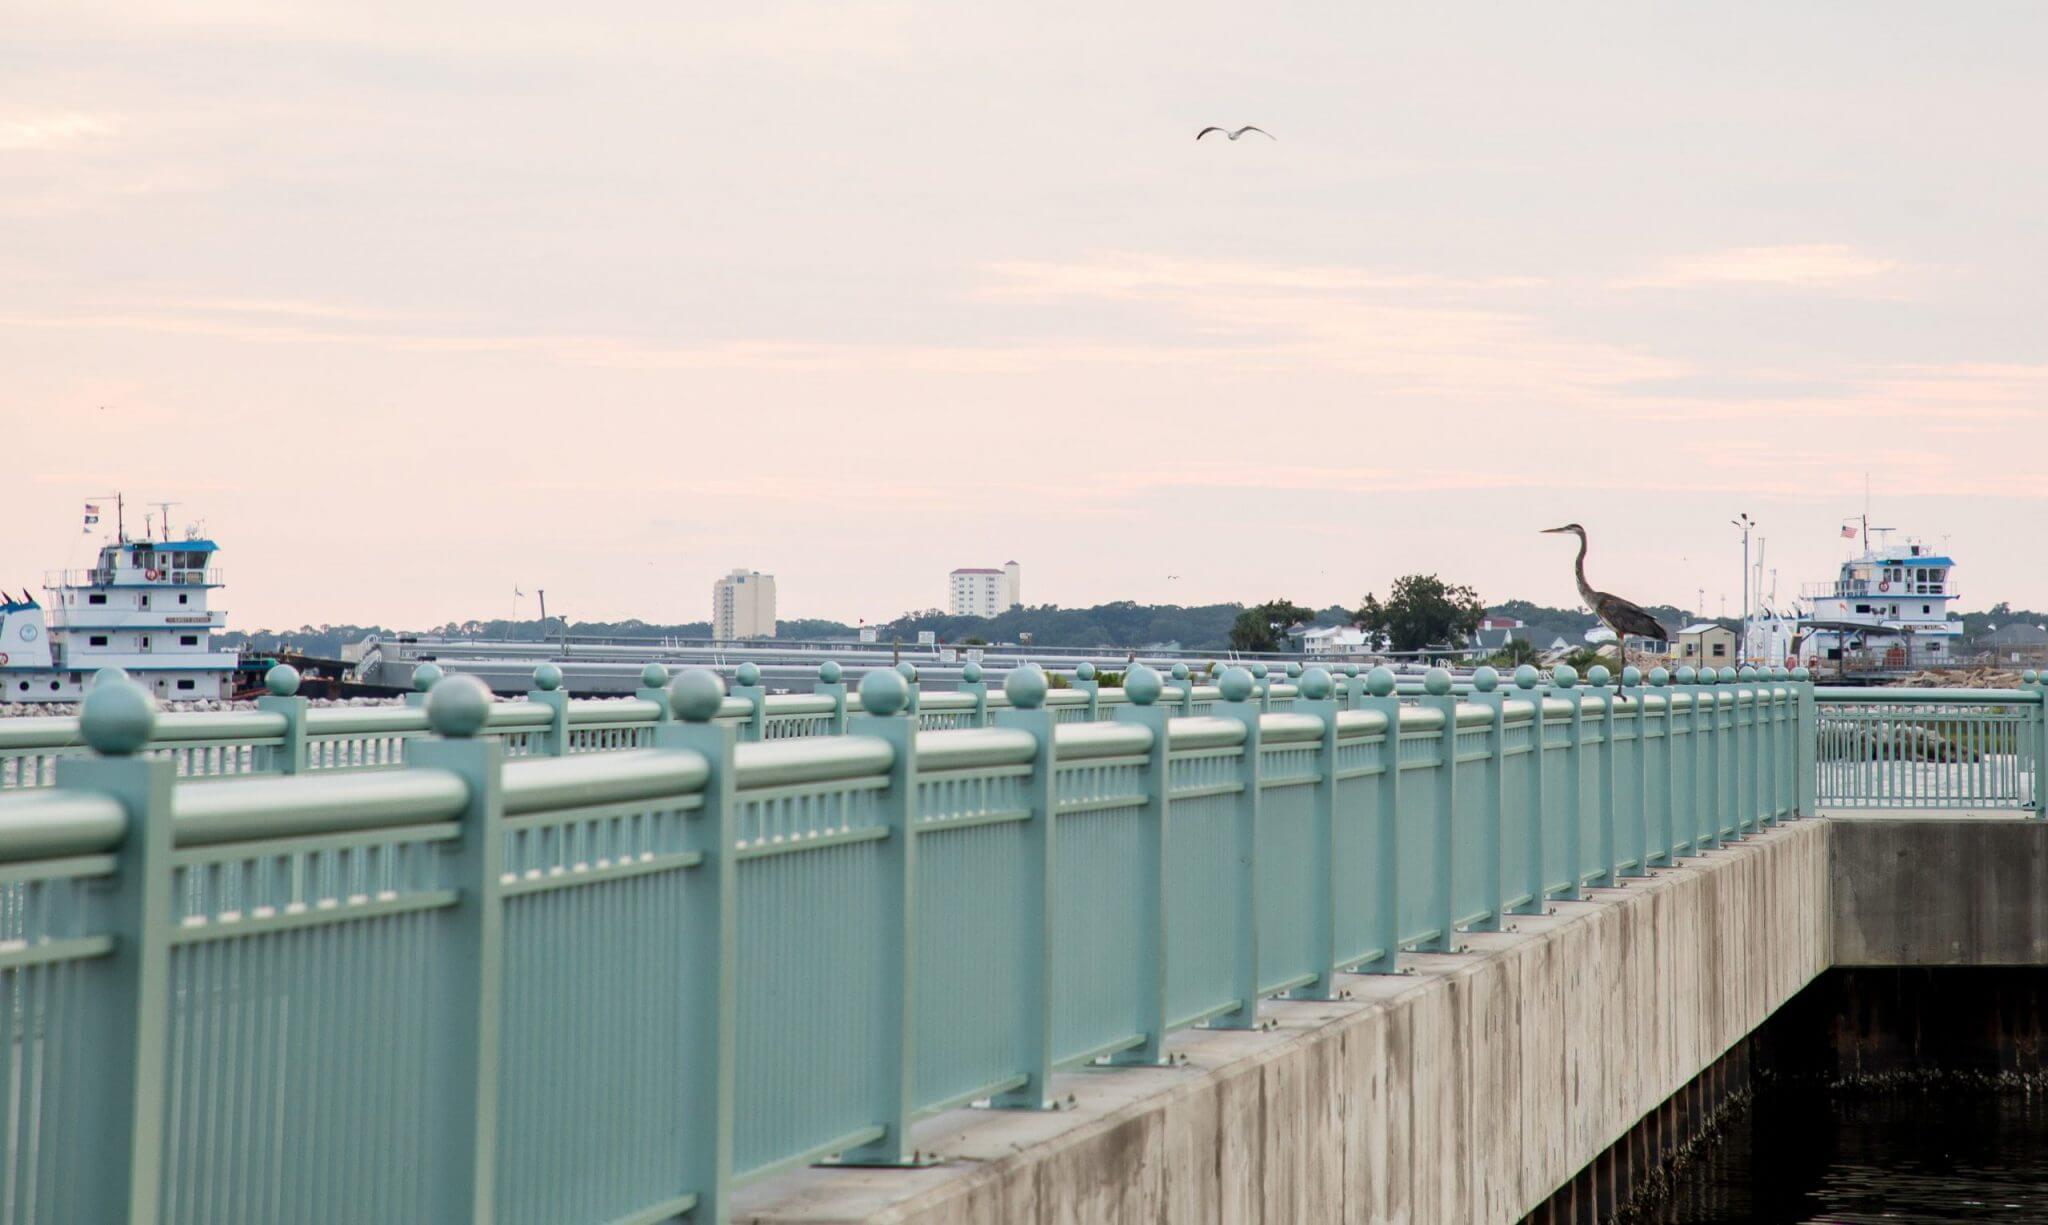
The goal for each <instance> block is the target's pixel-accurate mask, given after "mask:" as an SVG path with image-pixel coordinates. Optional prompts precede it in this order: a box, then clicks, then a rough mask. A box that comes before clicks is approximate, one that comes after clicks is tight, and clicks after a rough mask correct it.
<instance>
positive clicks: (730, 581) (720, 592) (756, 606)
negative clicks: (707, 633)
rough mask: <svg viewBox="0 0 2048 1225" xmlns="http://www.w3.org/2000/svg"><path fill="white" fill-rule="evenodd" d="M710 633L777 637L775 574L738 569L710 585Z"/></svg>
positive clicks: (720, 636)
mask: <svg viewBox="0 0 2048 1225" xmlns="http://www.w3.org/2000/svg"><path fill="white" fill-rule="evenodd" d="M711 636H712V637H713V638H718V639H721V640H725V641H731V640H733V639H739V638H773V637H775V576H774V575H772V574H763V573H761V572H760V571H759V570H735V571H733V572H732V573H731V574H728V575H726V576H725V577H724V578H722V579H719V580H718V581H717V582H715V583H713V584H712V585H711Z"/></svg>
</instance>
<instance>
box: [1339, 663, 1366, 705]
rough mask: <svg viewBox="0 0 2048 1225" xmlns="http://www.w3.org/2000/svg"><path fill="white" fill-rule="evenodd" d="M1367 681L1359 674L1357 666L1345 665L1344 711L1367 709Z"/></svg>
mask: <svg viewBox="0 0 2048 1225" xmlns="http://www.w3.org/2000/svg"><path fill="white" fill-rule="evenodd" d="M1365 698H1366V693H1365V679H1364V678H1363V677H1361V676H1359V674H1358V665H1357V664H1345V665H1344V709H1346V710H1363V709H1365Z"/></svg>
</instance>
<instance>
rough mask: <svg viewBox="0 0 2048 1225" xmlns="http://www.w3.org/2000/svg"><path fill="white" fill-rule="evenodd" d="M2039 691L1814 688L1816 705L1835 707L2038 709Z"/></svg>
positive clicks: (1855, 687) (1828, 686)
mask: <svg viewBox="0 0 2048 1225" xmlns="http://www.w3.org/2000/svg"><path fill="white" fill-rule="evenodd" d="M2041 694H2042V691H2041V690H2039V689H1893V688H1890V687H1886V688H1883V689H1865V688H1860V687H1858V686H1855V685H1817V686H1815V687H1814V690H1813V698H1814V701H1816V702H1821V703H1826V704H1832V705H1838V706H1897V705H1913V706H1946V705H1953V706H2039V705H2040V704H2041V700H2042V698H2041Z"/></svg>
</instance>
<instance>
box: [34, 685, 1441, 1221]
mask: <svg viewBox="0 0 2048 1225" xmlns="http://www.w3.org/2000/svg"><path fill="white" fill-rule="evenodd" d="M1084 667H1085V665H1084ZM750 669H752V665H750V664H745V665H741V668H740V672H741V677H742V681H743V683H741V684H739V685H736V686H734V687H733V690H732V692H731V693H730V694H729V695H728V696H727V698H726V700H725V703H724V705H723V706H721V707H720V711H719V716H718V719H719V721H720V722H724V723H730V724H731V725H733V726H734V727H735V728H737V729H738V732H739V737H740V739H741V740H743V741H745V740H783V739H791V738H799V737H804V736H824V735H837V734H839V733H841V732H843V731H844V730H845V727H846V718H847V692H846V685H845V684H844V683H843V682H842V681H840V679H839V677H840V675H841V673H840V668H839V666H838V665H837V664H834V663H828V664H826V665H824V666H823V667H822V668H821V669H820V680H819V682H818V684H817V685H816V686H815V692H813V693H807V694H770V693H768V692H767V691H766V690H764V689H762V688H761V687H760V685H759V683H758V680H759V673H758V669H753V676H752V677H751V678H749V677H748V673H749V670H750ZM1294 670H1295V671H1297V672H1298V668H1297V669H1294ZM1186 671H1187V670H1186V668H1185V666H1182V667H1179V668H1176V669H1175V672H1176V676H1175V677H1174V678H1173V679H1172V680H1170V681H1169V682H1168V685H1169V688H1170V689H1171V690H1172V692H1173V695H1174V698H1175V700H1177V701H1178V702H1179V704H1180V707H1181V709H1182V710H1183V712H1192V711H1195V710H1198V709H1206V708H1207V705H1206V704H1207V703H1208V702H1210V701H1213V700H1214V698H1215V694H1216V690H1215V687H1214V686H1213V685H1195V684H1193V683H1192V682H1191V681H1189V680H1188V679H1187V675H1186ZM1264 671H1265V667H1264V665H1259V672H1260V673H1261V675H1260V676H1259V677H1258V678H1256V679H1257V681H1258V686H1259V688H1258V697H1259V700H1260V701H1261V703H1262V705H1263V707H1264V708H1265V709H1268V710H1284V709H1286V707H1287V703H1288V702H1290V701H1292V700H1293V696H1294V686H1293V685H1292V684H1290V683H1288V682H1286V681H1282V680H1280V679H1278V678H1277V677H1275V678H1270V679H1269V678H1266V677H1265V676H1264V675H1263V673H1264ZM1351 671H1352V672H1353V673H1354V674H1355V673H1356V672H1357V669H1356V667H1353V668H1352V669H1351ZM910 675H911V676H912V677H913V679H914V676H915V673H914V671H913V672H912V673H911V674H910ZM968 675H969V679H968V680H967V681H965V682H963V684H962V685H961V687H960V688H959V689H958V690H956V691H947V692H915V691H914V693H915V696H914V698H913V701H912V709H913V713H914V714H915V715H916V717H917V720H918V725H919V726H920V727H922V728H926V729H929V730H943V729H952V728H962V727H986V726H988V725H989V723H990V721H991V718H992V716H993V715H994V713H995V712H997V711H1001V710H1004V709H1007V708H1008V706H1009V699H1008V698H1007V697H1005V696H1004V695H1003V693H1002V692H1001V691H1000V690H997V691H995V692H990V691H989V687H988V685H987V683H986V682H985V681H982V680H981V679H980V677H979V668H978V666H974V665H970V667H969V669H968ZM268 679H269V682H270V685H271V689H272V693H271V694H270V695H269V696H267V697H264V698H260V699H258V702H257V704H258V706H259V709H258V710H253V711H249V710H240V711H227V712H219V713H203V714H201V713H191V714H168V715H164V716H162V717H161V718H160V719H159V720H158V721H157V725H156V729H155V731H154V732H153V734H152V739H151V743H150V744H149V746H148V747H147V749H146V750H145V752H147V753H148V754H150V755H152V756H160V757H163V758H165V759H167V760H169V761H171V762H172V763H173V764H174V765H176V767H177V773H178V776H179V777H181V778H213V777H227V776H233V775H244V774H296V773H302V772H305V771H324V770H361V769H380V768H391V767H395V766H397V765H398V764H399V763H400V762H401V761H402V760H403V758H404V751H405V744H406V742H407V741H409V740H416V739H419V738H421V737H424V736H426V735H428V734H429V733H428V728H427V719H426V714H425V709H424V706H423V705H422V703H424V702H425V700H426V695H427V692H428V691H430V690H431V688H432V687H433V685H434V684H436V683H438V682H439V681H440V680H441V679H442V674H441V672H440V670H439V668H437V667H433V666H431V665H429V666H428V667H426V668H422V669H420V670H419V671H418V672H417V673H416V674H415V680H416V681H417V682H418V683H419V684H420V685H421V690H420V691H419V692H416V693H413V694H410V695H408V700H407V702H406V703H404V704H395V705H390V706H370V707H312V706H310V705H309V704H308V703H306V702H305V701H303V700H301V699H299V698H298V697H297V696H296V693H297V688H298V673H297V672H296V671H295V670H293V669H292V668H290V667H278V668H273V669H272V670H271V674H270V677H269V678H268ZM667 680H668V670H667V669H666V668H664V667H662V666H661V665H659V664H655V665H650V666H649V668H648V670H647V671H646V672H644V673H643V674H642V681H643V686H642V689H641V690H640V693H639V696H637V697H631V698H604V699H583V698H578V699H572V698H570V697H569V696H568V695H567V694H565V693H563V692H561V688H560V686H561V672H560V670H559V669H558V668H556V667H555V666H554V665H552V664H543V665H542V666H541V667H540V668H538V669H536V670H535V687H534V689H533V691H532V692H530V693H528V694H527V695H526V696H525V697H524V698H523V699H520V700H516V701H507V702H496V703H493V705H492V707H491V711H490V719H489V721H488V722H487V723H486V725H485V734H486V735H487V736H489V737H491V738H492V739H494V740H497V741H498V742H500V743H501V744H503V745H504V746H505V751H506V754H507V756H510V757H529V756H564V755H567V754H572V753H593V752H610V751H614V750H619V749H634V748H645V747H647V746H648V745H649V744H652V743H653V737H654V730H655V728H656V727H657V726H658V725H659V724H660V723H662V722H664V721H666V720H667V719H668V717H669V716H668V714H667V711H666V707H665V704H664V701H663V700H662V699H661V698H660V696H659V694H660V690H661V686H662V685H664V684H666V683H667ZM1349 684H1350V687H1351V688H1352V689H1359V687H1360V685H1361V684H1362V682H1359V681H1358V680H1357V678H1356V676H1355V675H1354V676H1353V677H1352V678H1350V681H1349ZM1415 689H1416V691H1417V692H1419V691H1420V690H1419V682H1418V683H1417V685H1416V686H1415ZM1359 691H1360V692H1362V689H1359ZM1124 701H1125V699H1124V694H1123V691H1122V690H1121V689H1111V688H1102V687H1100V686H1099V685H1098V684H1097V683H1096V681H1095V680H1094V679H1093V677H1092V675H1090V676H1083V677H1081V678H1079V679H1077V680H1076V681H1074V682H1073V688H1070V689H1063V690H1054V691H1051V692H1049V693H1048V694H1047V695H1046V708H1047V709H1049V710H1052V711H1054V712H1055V713H1056V714H1057V716H1058V718H1059V720H1060V721H1061V722H1090V721H1094V720H1098V719H1103V718H1108V717H1111V716H1112V715H1113V713H1114V711H1115V710H1116V708H1118V707H1120V706H1122V705H1123V704H1124ZM86 751H87V750H86V747H85V742H84V740H83V739H82V738H81V736H80V734H79V728H78V720H76V719H75V718H66V717H48V716H43V717H28V718H14V719H0V791H5V790H13V789H17V788H23V787H47V786H49V785H51V784H52V783H53V782H54V781H55V780H56V776H57V763H58V762H59V761H61V760H63V759H64V758H66V757H77V756H82V755H83V754H85V752H86ZM0 1220H4V1218H0Z"/></svg>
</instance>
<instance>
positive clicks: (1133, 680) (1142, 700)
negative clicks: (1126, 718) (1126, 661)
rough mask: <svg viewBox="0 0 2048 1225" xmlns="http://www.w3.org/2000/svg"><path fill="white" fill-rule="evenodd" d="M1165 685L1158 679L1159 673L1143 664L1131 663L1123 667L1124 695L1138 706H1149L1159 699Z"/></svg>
mask: <svg viewBox="0 0 2048 1225" xmlns="http://www.w3.org/2000/svg"><path fill="white" fill-rule="evenodd" d="M1165 690H1166V686H1165V685H1164V684H1162V683H1161V682H1160V680H1159V673H1157V672H1155V671H1153V670H1152V669H1150V668H1148V667H1146V666H1145V665H1144V664H1132V665H1131V666H1130V667H1128V668H1126V669H1124V696H1125V697H1126V698H1129V699H1130V700H1131V701H1133V702H1135V703H1137V704H1138V705H1140V706H1150V705H1151V704H1152V703H1154V702H1156V701H1158V700H1159V695H1160V694H1161V693H1163V692H1165Z"/></svg>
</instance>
